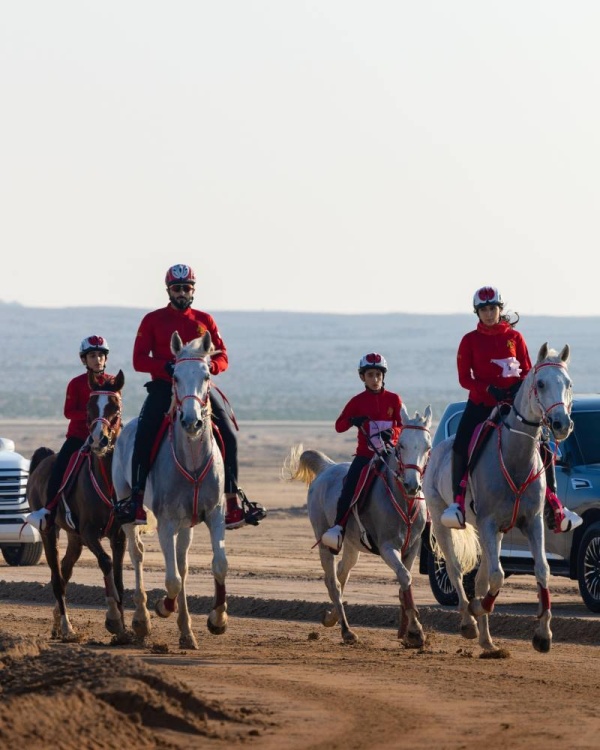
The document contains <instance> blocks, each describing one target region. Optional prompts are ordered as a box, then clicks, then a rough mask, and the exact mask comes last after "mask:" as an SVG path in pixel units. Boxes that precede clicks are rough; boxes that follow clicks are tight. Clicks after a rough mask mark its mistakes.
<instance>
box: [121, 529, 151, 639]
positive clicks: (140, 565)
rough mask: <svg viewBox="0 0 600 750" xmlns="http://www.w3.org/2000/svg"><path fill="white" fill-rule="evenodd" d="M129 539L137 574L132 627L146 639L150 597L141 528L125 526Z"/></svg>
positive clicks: (128, 545)
mask: <svg viewBox="0 0 600 750" xmlns="http://www.w3.org/2000/svg"><path fill="white" fill-rule="evenodd" d="M123 531H124V532H125V535H126V537H127V549H128V551H129V557H130V559H131V564H132V565H133V570H134V574H135V590H134V593H133V603H134V605H135V610H134V613H133V620H132V622H131V627H132V629H133V632H134V633H135V635H136V636H137V637H138V638H146V637H147V636H148V635H149V633H150V628H151V625H150V613H149V612H148V608H147V606H146V604H147V602H148V597H147V596H146V589H145V588H144V543H143V542H142V540H141V537H140V533H139V527H138V526H134V524H132V523H128V524H126V525H125V526H123Z"/></svg>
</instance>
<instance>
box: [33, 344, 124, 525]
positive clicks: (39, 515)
mask: <svg viewBox="0 0 600 750" xmlns="http://www.w3.org/2000/svg"><path fill="white" fill-rule="evenodd" d="M108 352H109V347H108V341H107V340H106V339H105V338H104V337H103V336H88V337H87V338H85V339H83V341H82V342H81V344H80V346H79V358H80V359H81V363H82V364H83V366H84V367H85V368H86V371H85V372H84V373H82V374H81V375H77V377H75V378H73V379H72V380H71V381H70V382H69V384H68V385H67V393H66V396H65V406H64V415H65V417H66V418H67V419H68V420H69V425H68V427H67V434H66V440H65V442H64V443H63V445H62V448H61V449H60V451H59V452H58V454H57V456H56V459H55V461H54V463H53V465H52V470H51V472H50V477H49V479H48V487H47V491H46V505H48V504H49V503H50V502H51V501H52V500H54V498H55V497H56V495H57V493H58V490H59V489H60V485H61V482H62V480H63V477H64V474H65V471H66V470H67V466H68V465H69V460H70V458H71V456H72V455H73V454H74V453H76V452H77V451H78V450H79V449H80V448H81V447H82V446H83V444H84V443H85V441H86V440H87V439H88V437H89V434H90V432H89V428H88V424H87V405H88V401H89V398H90V393H91V392H92V389H91V388H90V384H89V382H88V373H89V372H91V373H93V376H94V379H95V381H96V383H97V384H98V385H99V386H101V385H103V384H104V383H105V382H106V380H107V379H110V378H112V377H113V376H112V375H107V374H105V371H104V370H105V367H106V360H107V359H108ZM53 516H54V514H53V513H52V512H51V511H48V510H46V508H41V509H40V510H38V511H34V512H33V513H31V514H30V515H29V516H28V519H27V520H28V522H29V523H32V524H33V525H35V526H36V527H37V528H39V529H40V530H42V531H43V530H44V529H46V528H48V526H50V525H51V523H52V520H53Z"/></svg>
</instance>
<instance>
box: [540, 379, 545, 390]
mask: <svg viewBox="0 0 600 750" xmlns="http://www.w3.org/2000/svg"><path fill="white" fill-rule="evenodd" d="M545 387H546V385H545V383H544V381H543V380H539V381H538V388H539V389H540V391H543V390H544V388H545Z"/></svg>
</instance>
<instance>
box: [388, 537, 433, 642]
mask: <svg viewBox="0 0 600 750" xmlns="http://www.w3.org/2000/svg"><path fill="white" fill-rule="evenodd" d="M401 541H402V540H401V539H398V540H396V541H394V542H386V543H385V544H382V545H381V547H380V553H381V557H382V559H383V560H384V562H385V563H386V564H387V565H388V566H389V567H390V568H391V569H392V570H393V571H394V573H395V574H396V578H397V579H398V583H399V585H400V591H399V598H400V627H399V629H398V638H401V639H402V643H403V644H404V646H405V647H406V648H421V647H422V646H423V645H424V643H425V633H424V632H423V627H422V625H421V623H420V622H419V610H418V609H417V608H416V606H415V602H414V599H413V595H412V576H411V574H410V569H411V568H412V564H413V562H414V559H415V555H416V551H417V547H416V546H415V545H414V544H413V545H412V547H411V549H410V551H409V553H408V554H407V555H406V556H405V557H406V560H407V563H408V564H407V565H405V564H404V562H403V561H402V556H401V554H400V550H399V549H398V547H397V546H396V545H397V544H399V543H401Z"/></svg>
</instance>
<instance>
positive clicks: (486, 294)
mask: <svg viewBox="0 0 600 750" xmlns="http://www.w3.org/2000/svg"><path fill="white" fill-rule="evenodd" d="M477 297H478V298H479V299H480V300H481V301H482V302H488V301H489V300H491V299H494V298H495V297H496V292H495V291H494V290H493V289H492V288H491V287H489V286H486V287H484V288H483V289H480V290H479V291H478V292H477Z"/></svg>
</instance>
